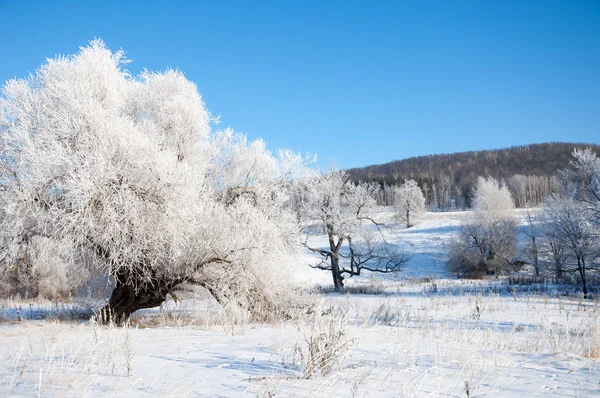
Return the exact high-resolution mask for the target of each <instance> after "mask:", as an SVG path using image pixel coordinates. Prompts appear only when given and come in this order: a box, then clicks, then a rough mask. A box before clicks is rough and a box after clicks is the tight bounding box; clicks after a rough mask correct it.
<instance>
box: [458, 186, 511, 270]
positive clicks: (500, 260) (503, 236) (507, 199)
mask: <svg viewBox="0 0 600 398" xmlns="http://www.w3.org/2000/svg"><path fill="white" fill-rule="evenodd" d="M473 203H474V211H473V215H472V217H471V218H470V219H469V220H467V222H466V223H465V225H464V226H463V227H461V230H460V234H459V237H458V239H457V240H455V241H454V242H453V243H452V245H451V247H450V253H449V259H448V265H449V267H450V270H451V271H453V272H455V273H457V274H458V275H459V276H465V277H480V276H482V275H486V274H495V275H496V276H497V275H499V274H500V273H501V272H507V271H509V270H510V268H511V266H512V259H513V258H514V256H515V254H516V250H517V246H516V233H517V224H516V220H515V217H514V214H513V210H514V203H513V201H512V198H511V195H510V192H509V191H508V189H507V188H506V187H505V186H501V185H500V184H499V183H498V182H497V181H496V180H495V179H493V178H489V179H485V178H483V177H479V180H478V184H477V188H476V190H475V195H474V198H473Z"/></svg>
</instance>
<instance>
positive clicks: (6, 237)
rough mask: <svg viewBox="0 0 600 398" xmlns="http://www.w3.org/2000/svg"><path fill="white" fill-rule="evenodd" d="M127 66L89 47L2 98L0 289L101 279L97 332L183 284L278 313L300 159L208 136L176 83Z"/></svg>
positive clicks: (97, 46) (67, 286)
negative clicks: (106, 287)
mask: <svg viewBox="0 0 600 398" xmlns="http://www.w3.org/2000/svg"><path fill="white" fill-rule="evenodd" d="M124 64H125V60H124V58H123V53H122V52H111V51H110V50H109V49H108V48H106V47H105V46H104V44H103V43H102V42H101V41H100V40H96V41H93V42H92V43H91V44H90V46H88V47H85V48H82V49H81V51H80V52H79V53H78V54H77V55H74V56H70V57H58V58H55V59H50V60H48V61H47V62H46V63H45V64H44V65H42V66H41V67H40V69H39V70H38V71H37V72H36V73H35V74H34V75H32V76H31V77H29V78H28V79H19V80H11V81H9V82H7V84H6V85H5V87H4V88H3V91H2V96H1V97H0V151H1V152H0V156H1V157H0V185H1V187H2V188H1V190H0V191H1V196H2V197H1V198H0V206H1V208H0V218H1V220H0V221H1V222H2V225H1V229H0V239H1V241H0V243H1V244H2V246H1V248H0V250H1V252H0V271H1V272H2V274H1V276H2V278H3V281H5V282H6V281H8V282H10V283H19V281H20V280H22V279H26V280H28V281H29V283H30V285H31V286H30V288H31V291H32V292H33V294H42V293H43V292H44V289H45V290H46V291H53V290H54V291H58V290H62V291H69V290H71V289H73V288H74V287H76V286H77V285H80V284H83V283H85V282H86V281H87V279H89V277H90V275H91V274H92V273H94V272H104V273H108V274H110V275H111V276H112V277H113V278H114V281H115V288H114V291H113V294H112V297H111V298H110V300H109V302H108V304H107V305H106V307H104V308H103V309H102V311H101V317H100V319H101V320H102V321H104V322H109V321H114V322H116V323H119V324H121V323H123V322H125V321H126V320H127V319H128V317H129V315H130V314H132V313H133V312H135V311H136V310H139V309H142V308H150V307H155V306H158V305H160V304H161V303H163V302H164V301H165V300H166V299H167V297H168V294H170V293H172V292H173V290H174V289H177V288H178V287H179V286H180V285H182V284H184V283H198V284H201V285H203V286H205V287H207V288H208V289H209V290H210V291H211V292H213V294H214V295H215V297H216V298H217V300H219V301H221V302H225V301H231V300H233V301H235V302H236V303H238V304H239V305H242V306H244V308H246V309H248V310H249V311H250V312H253V311H254V310H255V309H256V307H257V306H263V307H269V306H276V303H277V299H278V295H279V294H282V291H283V290H285V288H284V289H282V288H281V287H280V286H281V283H280V281H281V278H278V277H277V272H284V270H281V268H282V267H281V264H282V262H281V258H282V256H286V255H287V254H288V253H289V251H290V250H292V247H293V244H292V242H294V241H295V237H296V236H297V235H296V233H297V223H296V219H295V218H294V216H293V214H292V213H291V212H290V211H289V210H288V206H287V203H288V200H289V198H288V195H287V194H286V187H288V186H289V185H290V183H293V181H294V179H295V178H296V177H298V176H301V175H303V173H304V171H305V169H304V166H303V161H302V159H300V158H299V157H298V156H295V155H293V154H291V153H290V152H285V151H281V152H280V153H279V155H278V156H273V155H272V154H271V153H270V152H269V151H267V150H266V149H265V145H264V143H263V142H262V141H255V142H248V141H247V140H246V138H245V137H244V136H242V135H239V134H235V133H233V132H232V131H229V130H226V131H222V132H212V131H211V125H210V123H211V120H212V117H211V115H210V113H209V112H208V111H207V110H206V108H205V106H204V103H203V101H202V98H201V96H200V94H199V93H198V91H197V88H196V86H195V85H194V84H193V83H191V82H190V81H188V80H187V79H186V78H185V77H184V76H183V74H182V73H181V72H178V71H175V70H167V71H166V72H161V73H151V72H147V71H146V72H144V73H142V74H141V75H140V76H137V77H132V76H131V75H130V73H129V72H128V71H127V70H125V69H124ZM278 270H281V271H278ZM47 285H49V286H47Z"/></svg>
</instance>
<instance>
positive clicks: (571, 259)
mask: <svg viewBox="0 0 600 398" xmlns="http://www.w3.org/2000/svg"><path fill="white" fill-rule="evenodd" d="M543 212H544V224H545V228H546V230H547V231H548V234H549V236H551V237H552V238H554V240H555V241H554V242H552V243H553V244H554V245H559V246H558V247H561V246H562V247H564V249H566V254H567V256H566V259H565V260H563V261H564V262H563V264H561V266H562V267H561V270H560V271H561V272H568V273H573V272H576V273H577V274H578V275H579V277H580V279H581V283H582V287H583V294H584V296H585V297H587V295H588V289H587V277H588V273H589V271H591V270H597V269H598V268H599V264H598V262H597V260H598V256H599V255H600V245H599V244H598V241H597V239H596V233H595V231H594V230H593V229H591V228H590V227H589V219H588V218H587V214H586V213H587V212H586V205H585V203H582V202H580V201H577V200H576V199H574V198H573V197H571V196H561V195H556V194H555V195H551V196H550V197H548V198H547V199H546V200H545V202H544V209H543ZM553 254H554V253H553ZM555 259H557V257H555Z"/></svg>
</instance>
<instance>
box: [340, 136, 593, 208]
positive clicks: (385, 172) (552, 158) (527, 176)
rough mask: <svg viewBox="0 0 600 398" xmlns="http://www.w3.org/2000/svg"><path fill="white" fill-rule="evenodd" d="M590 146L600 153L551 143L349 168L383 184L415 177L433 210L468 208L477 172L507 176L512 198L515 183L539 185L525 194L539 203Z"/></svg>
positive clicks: (355, 176)
mask: <svg viewBox="0 0 600 398" xmlns="http://www.w3.org/2000/svg"><path fill="white" fill-rule="evenodd" d="M588 147H589V148H592V149H593V150H594V151H596V152H597V153H600V146H599V145H594V144H585V143H568V142H552V143H542V144H531V145H523V146H514V147H510V148H504V149H493V150H483V151H469V152H458V153H450V154H439V155H428V156H418V157H413V158H408V159H403V160H397V161H393V162H389V163H385V164H379V165H372V166H366V167H361V168H354V169H350V170H347V172H348V174H350V176H351V178H352V179H353V180H355V181H376V182H378V183H380V184H381V185H382V186H383V187H386V186H392V185H398V184H400V183H402V182H403V181H404V180H406V179H410V178H412V179H415V180H417V182H418V183H419V186H420V187H421V188H422V189H423V191H424V193H425V194H426V196H427V201H428V204H429V205H430V207H434V208H441V209H447V208H452V207H465V206H468V205H469V202H470V195H471V191H472V189H473V186H474V184H475V182H476V181H477V177H478V176H484V177H494V178H496V179H499V180H504V181H505V182H506V183H507V185H509V188H511V185H513V186H512V188H511V191H513V196H514V195H515V194H518V192H516V190H518V189H519V187H517V186H516V185H523V184H525V185H535V186H540V187H539V191H540V192H539V194H536V195H534V196H535V197H533V198H523V200H522V201H521V202H528V204H536V203H532V202H539V200H541V195H543V194H544V193H545V191H547V190H552V184H553V181H552V180H553V177H554V176H555V175H556V172H557V170H559V169H563V168H565V167H567V166H568V164H569V161H570V160H571V154H572V152H573V149H575V148H588ZM515 176H516V177H515ZM525 188H527V187H525ZM525 188H523V189H525ZM529 188H531V187H529ZM542 191H543V192H542ZM515 200H516V201H517V202H518V203H517V205H518V206H523V205H525V203H519V200H518V198H515ZM387 201H389V200H386V202H387Z"/></svg>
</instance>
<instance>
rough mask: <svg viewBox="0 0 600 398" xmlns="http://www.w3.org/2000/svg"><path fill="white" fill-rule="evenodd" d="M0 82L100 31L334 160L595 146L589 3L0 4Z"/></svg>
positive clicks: (234, 111) (146, 63)
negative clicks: (552, 144) (551, 144)
mask: <svg viewBox="0 0 600 398" xmlns="http://www.w3.org/2000/svg"><path fill="white" fill-rule="evenodd" d="M0 27H1V30H0V32H1V33H0V82H2V83H3V82H4V81H5V80H7V79H9V78H13V77H24V76H26V75H27V74H28V73H29V72H31V71H34V70H35V69H36V68H37V67H38V66H39V65H40V64H41V63H42V62H43V61H44V59H45V58H46V57H52V56H54V55H55V54H72V53H75V52H77V50H78V48H79V46H82V45H85V44H86V43H87V42H88V41H89V40H91V39H93V38H95V37H100V38H102V39H103V40H104V41H105V42H106V43H107V44H108V46H109V47H111V48H113V49H118V48H122V49H123V50H125V51H126V52H127V55H128V57H129V58H130V59H132V60H133V61H134V62H133V63H132V64H130V65H129V69H130V70H131V71H132V72H134V73H137V72H139V71H140V70H141V69H143V68H148V69H150V70H163V69H165V68H167V67H177V68H179V69H180V70H182V71H183V72H184V73H185V74H186V76H187V77H188V78H189V79H190V80H192V81H194V82H195V83H196V84H197V85H198V88H199V90H200V92H201V93H202V95H203V97H204V99H205V101H206V103H207V106H208V108H209V110H210V111H211V112H212V113H213V114H218V115H220V116H221V121H222V125H223V126H231V127H233V128H234V129H235V130H237V131H241V132H244V133H246V134H247V135H248V136H249V137H251V138H258V137H262V138H263V139H265V140H266V141H267V143H268V145H269V147H270V148H271V149H275V148H278V147H287V148H291V149H293V150H296V151H300V152H311V153H317V154H318V155H319V157H320V159H321V160H322V162H323V164H325V163H326V162H327V161H329V160H330V159H335V160H336V162H337V164H338V166H339V167H341V168H347V167H355V166H363V165H369V164H375V163H384V162H388V161H392V160H396V159H401V158H406V157H411V156H419V155H427V154H433V153H449V152H456V151H465V150H477V149H491V148H499V147H506V146H513V145H522V144H528V143H535V142H547V141H577V142H590V143H600V1H597V0H589V1H586V0H572V1H569V0H566V1H552V0H545V1H509V0H506V1H460V0H454V1H450V0H447V1H435V0H432V1H411V2H403V1H393V2H392V1H390V2H377V1H363V2H357V1H301V2H300V1H273V2H266V1H265V2H259V1H254V2H251V1H212V2H205V1H193V2H192V1H189V2H182V1H157V2H153V1H121V2H117V1H115V2H111V1H96V2H84V1H71V2H69V1H56V0H53V1H41V0H40V1H26V0H22V1H16V0H15V1H5V0H0Z"/></svg>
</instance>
